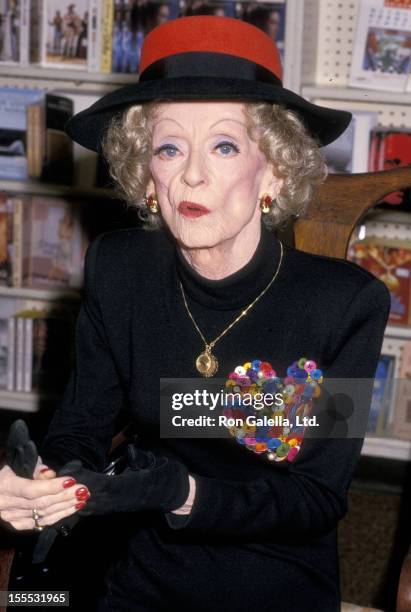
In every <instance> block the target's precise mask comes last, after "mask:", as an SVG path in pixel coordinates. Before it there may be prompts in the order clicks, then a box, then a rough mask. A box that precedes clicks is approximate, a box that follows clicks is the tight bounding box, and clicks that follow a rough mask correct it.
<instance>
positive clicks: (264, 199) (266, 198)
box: [260, 193, 274, 214]
mask: <svg viewBox="0 0 411 612" xmlns="http://www.w3.org/2000/svg"><path fill="white" fill-rule="evenodd" d="M273 204H274V199H273V198H272V197H271V196H270V195H269V194H268V193H265V194H264V195H263V196H261V198H260V210H261V212H262V213H264V214H266V213H268V212H270V210H271V208H272V207H273Z"/></svg>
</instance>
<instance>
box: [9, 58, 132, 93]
mask: <svg viewBox="0 0 411 612" xmlns="http://www.w3.org/2000/svg"><path fill="white" fill-rule="evenodd" d="M23 79H24V86H25V87H33V88H40V89H46V90H53V89H59V90H60V89H61V88H64V89H67V90H70V91H77V92H94V93H96V94H100V95H103V94H105V93H109V92H110V91H112V90H113V89H117V88H118V87H121V86H122V85H130V84H132V83H136V82H137V81H138V74H117V73H116V74H101V73H99V72H95V73H94V72H87V71H85V70H68V69H65V68H46V67H42V66H38V65H30V66H25V67H22V66H1V68H0V85H1V86H6V87H16V86H17V84H18V81H19V80H23Z"/></svg>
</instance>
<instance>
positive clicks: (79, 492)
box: [76, 487, 88, 495]
mask: <svg viewBox="0 0 411 612" xmlns="http://www.w3.org/2000/svg"><path fill="white" fill-rule="evenodd" d="M84 493H88V491H87V489H86V487H80V488H79V489H77V490H76V495H79V494H80V495H83V494H84Z"/></svg>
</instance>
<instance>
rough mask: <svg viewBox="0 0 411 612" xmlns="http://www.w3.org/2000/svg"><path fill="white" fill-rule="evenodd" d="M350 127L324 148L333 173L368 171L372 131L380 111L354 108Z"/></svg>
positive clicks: (323, 150)
mask: <svg viewBox="0 0 411 612" xmlns="http://www.w3.org/2000/svg"><path fill="white" fill-rule="evenodd" d="M351 112H352V115H353V117H352V120H351V123H350V124H349V126H348V128H347V129H346V130H345V132H343V134H341V136H339V138H337V140H335V141H334V142H332V143H331V144H329V145H326V146H325V147H323V148H322V152H323V153H324V156H325V159H326V162H327V166H328V169H329V171H330V172H331V173H336V172H338V173H343V174H348V173H355V172H367V171H368V157H369V151H370V145H371V132H372V130H373V128H375V126H376V125H377V123H378V113H375V112H367V111H363V112H362V111H357V110H355V111H354V110H352V111H351Z"/></svg>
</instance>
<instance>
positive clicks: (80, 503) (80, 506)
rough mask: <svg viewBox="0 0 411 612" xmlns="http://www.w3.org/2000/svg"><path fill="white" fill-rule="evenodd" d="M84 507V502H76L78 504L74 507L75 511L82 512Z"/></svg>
mask: <svg viewBox="0 0 411 612" xmlns="http://www.w3.org/2000/svg"><path fill="white" fill-rule="evenodd" d="M85 505H86V502H85V501H81V502H78V504H76V505H75V506H74V507H75V508H76V510H82V509H83V508H84V506H85Z"/></svg>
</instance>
